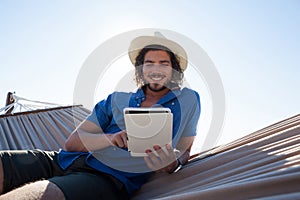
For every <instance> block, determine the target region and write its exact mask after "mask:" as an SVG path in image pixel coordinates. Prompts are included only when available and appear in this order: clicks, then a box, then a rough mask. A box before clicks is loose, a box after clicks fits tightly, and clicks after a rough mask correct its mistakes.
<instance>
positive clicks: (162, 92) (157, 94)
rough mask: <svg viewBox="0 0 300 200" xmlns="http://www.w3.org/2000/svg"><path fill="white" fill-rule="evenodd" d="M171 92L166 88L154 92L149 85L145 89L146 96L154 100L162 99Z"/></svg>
mask: <svg viewBox="0 0 300 200" xmlns="http://www.w3.org/2000/svg"><path fill="white" fill-rule="evenodd" d="M169 91H170V89H169V88H167V87H164V88H162V89H161V90H152V89H151V88H150V87H149V86H148V85H146V86H145V87H144V92H145V95H146V96H148V97H152V98H157V99H160V98H161V97H163V96H164V95H166V94H167V93H168V92H169Z"/></svg>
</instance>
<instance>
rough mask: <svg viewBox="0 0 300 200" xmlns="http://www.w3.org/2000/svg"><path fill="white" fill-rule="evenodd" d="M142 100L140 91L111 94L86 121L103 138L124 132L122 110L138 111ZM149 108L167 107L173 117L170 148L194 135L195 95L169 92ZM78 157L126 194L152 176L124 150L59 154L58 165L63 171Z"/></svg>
mask: <svg viewBox="0 0 300 200" xmlns="http://www.w3.org/2000/svg"><path fill="white" fill-rule="evenodd" d="M145 98H146V97H145V94H144V92H143V90H142V89H138V90H137V91H136V92H134V93H125V92H114V93H112V94H110V95H109V96H108V97H107V99H105V100H103V101H100V102H99V103H97V104H96V105H95V107H94V109H93V111H92V113H91V114H90V115H89V116H88V117H87V120H89V121H91V122H93V123H94V124H96V125H98V126H100V127H101V129H102V130H103V132H104V134H105V133H110V134H112V133H117V132H119V131H121V130H125V122H124V116H123V109H124V108H126V107H140V106H141V104H142V102H143V101H144V100H145ZM153 107H167V108H170V110H171V112H172V113H173V140H172V145H173V147H176V145H177V143H178V141H179V140H180V138H181V137H189V136H195V135H196V129H197V123H198V120H199V116H200V98H199V95H198V93H197V92H195V91H193V90H191V89H188V88H183V89H182V90H181V89H177V90H172V91H170V92H169V93H167V94H166V95H165V96H163V97H162V98H161V99H160V100H159V101H158V102H157V103H156V104H155V105H154V106H153ZM81 155H87V159H86V163H87V164H88V165H89V166H91V167H92V168H94V169H96V170H98V171H101V172H104V173H107V174H110V175H112V176H114V177H115V178H117V179H119V180H120V181H121V182H123V183H124V185H125V186H126V188H127V191H128V193H129V194H132V193H133V192H134V191H136V190H138V189H139V188H140V187H141V185H143V184H144V183H145V182H146V181H147V179H148V177H149V175H150V174H151V173H152V172H151V170H150V169H149V168H148V167H147V165H146V164H145V161H144V158H140V157H131V156H130V153H129V152H128V151H127V149H126V148H118V147H114V146H110V147H108V148H105V149H101V150H97V151H94V152H67V151H64V150H61V151H60V152H59V164H60V166H61V167H62V168H63V169H66V168H67V167H69V166H70V165H71V164H72V163H73V161H74V160H76V159H77V158H78V157H79V156H81Z"/></svg>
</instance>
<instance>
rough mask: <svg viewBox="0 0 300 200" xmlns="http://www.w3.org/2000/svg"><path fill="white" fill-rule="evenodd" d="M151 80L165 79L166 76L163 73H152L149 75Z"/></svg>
mask: <svg viewBox="0 0 300 200" xmlns="http://www.w3.org/2000/svg"><path fill="white" fill-rule="evenodd" d="M148 77H149V78H161V77H162V78H164V77H166V75H164V74H162V73H151V74H149V75H148Z"/></svg>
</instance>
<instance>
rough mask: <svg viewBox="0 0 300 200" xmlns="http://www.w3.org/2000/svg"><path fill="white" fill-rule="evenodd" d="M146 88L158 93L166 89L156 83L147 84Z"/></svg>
mask: <svg viewBox="0 0 300 200" xmlns="http://www.w3.org/2000/svg"><path fill="white" fill-rule="evenodd" d="M146 87H147V88H148V89H149V90H151V91H152V92H160V91H163V90H164V89H166V88H167V87H166V86H165V85H160V84H157V83H154V84H149V83H148V84H147V85H146Z"/></svg>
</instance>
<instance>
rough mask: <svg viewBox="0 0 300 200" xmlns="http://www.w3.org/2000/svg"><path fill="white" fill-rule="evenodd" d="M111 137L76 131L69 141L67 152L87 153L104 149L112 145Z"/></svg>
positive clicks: (66, 147)
mask: <svg viewBox="0 0 300 200" xmlns="http://www.w3.org/2000/svg"><path fill="white" fill-rule="evenodd" d="M110 137H111V135H110V134H103V133H87V132H82V131H80V133H79V132H78V131H75V132H74V133H73V134H72V135H71V136H70V137H69V138H68V139H67V141H66V143H65V150H67V151H83V152H87V151H95V150H99V149H104V148H107V147H109V146H111V145H112V143H111V141H110Z"/></svg>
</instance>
